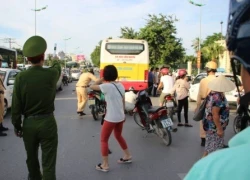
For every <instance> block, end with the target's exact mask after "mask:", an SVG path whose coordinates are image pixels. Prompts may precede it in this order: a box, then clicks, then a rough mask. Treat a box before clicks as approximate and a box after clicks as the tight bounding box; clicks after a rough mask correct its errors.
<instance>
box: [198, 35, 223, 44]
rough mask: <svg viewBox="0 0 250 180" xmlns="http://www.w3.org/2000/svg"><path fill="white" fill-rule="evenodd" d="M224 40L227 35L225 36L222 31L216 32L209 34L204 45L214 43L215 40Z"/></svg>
mask: <svg viewBox="0 0 250 180" xmlns="http://www.w3.org/2000/svg"><path fill="white" fill-rule="evenodd" d="M222 39H223V40H224V39H225V36H223V35H222V34H221V33H214V34H213V35H211V36H207V37H206V39H205V40H204V42H203V43H202V47H205V46H208V45H210V44H213V43H214V42H215V41H219V40H222Z"/></svg>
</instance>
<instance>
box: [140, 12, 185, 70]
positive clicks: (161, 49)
mask: <svg viewBox="0 0 250 180" xmlns="http://www.w3.org/2000/svg"><path fill="white" fill-rule="evenodd" d="M148 17H149V19H148V20H147V24H146V26H145V27H143V28H141V29H140V32H139V39H144V40H146V41H147V42H148V44H149V55H150V65H151V66H158V65H162V64H169V65H170V66H172V67H176V66H177V64H178V62H179V61H180V60H181V59H182V58H183V56H184V48H183V47H182V42H181V39H180V38H177V37H176V27H175V24H174V23H175V22H176V21H177V19H176V18H175V17H173V16H164V15H162V14H160V15H159V16H156V15H150V14H149V15H148Z"/></svg>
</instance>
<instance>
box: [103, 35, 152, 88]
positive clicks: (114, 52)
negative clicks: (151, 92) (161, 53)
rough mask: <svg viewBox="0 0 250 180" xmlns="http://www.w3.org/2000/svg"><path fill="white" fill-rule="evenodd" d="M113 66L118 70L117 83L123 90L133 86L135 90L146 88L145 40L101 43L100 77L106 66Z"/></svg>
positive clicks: (109, 40) (117, 40)
mask: <svg viewBox="0 0 250 180" xmlns="http://www.w3.org/2000/svg"><path fill="white" fill-rule="evenodd" d="M110 64H112V65H114V66H116V68H117V70H118V79H117V80H118V81H119V82H121V83H122V84H123V86H124V87H125V90H128V89H129V87H131V86H133V87H134V88H135V90H137V91H138V90H143V89H146V88H147V87H148V70H149V50H148V43H147V41H145V40H134V39H106V40H103V41H102V45H101V57H100V76H101V77H102V76H103V68H104V67H105V66H106V65H110Z"/></svg>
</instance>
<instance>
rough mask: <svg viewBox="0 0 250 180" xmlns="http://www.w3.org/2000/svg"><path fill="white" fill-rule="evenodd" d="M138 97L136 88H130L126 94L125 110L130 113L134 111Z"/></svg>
mask: <svg viewBox="0 0 250 180" xmlns="http://www.w3.org/2000/svg"><path fill="white" fill-rule="evenodd" d="M136 98H137V95H136V94H135V93H134V88H133V87H130V88H129V91H128V92H126V93H125V110H126V111H127V112H130V111H132V110H133V109H134V107H135V103H136Z"/></svg>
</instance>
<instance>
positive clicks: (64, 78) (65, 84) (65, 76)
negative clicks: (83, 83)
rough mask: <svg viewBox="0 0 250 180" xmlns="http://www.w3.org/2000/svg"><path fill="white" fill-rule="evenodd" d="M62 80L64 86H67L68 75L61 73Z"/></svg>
mask: <svg viewBox="0 0 250 180" xmlns="http://www.w3.org/2000/svg"><path fill="white" fill-rule="evenodd" d="M62 82H63V85H64V86H68V76H67V75H66V74H63V78H62Z"/></svg>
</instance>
